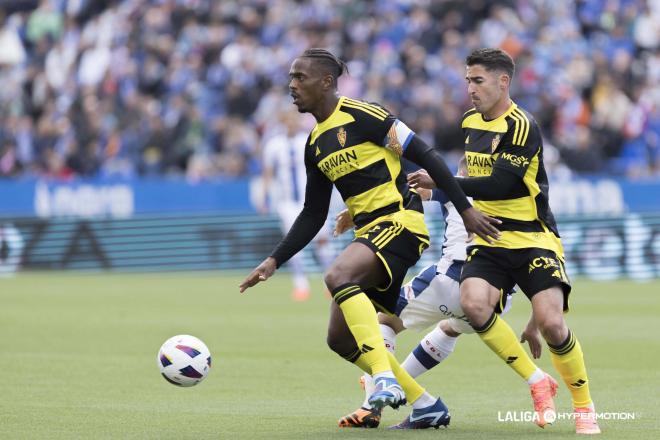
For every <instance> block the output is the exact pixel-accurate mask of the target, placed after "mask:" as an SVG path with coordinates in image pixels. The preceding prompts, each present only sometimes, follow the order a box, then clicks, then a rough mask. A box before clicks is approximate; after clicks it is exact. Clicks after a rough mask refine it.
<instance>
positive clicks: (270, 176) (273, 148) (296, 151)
mask: <svg viewBox="0 0 660 440" xmlns="http://www.w3.org/2000/svg"><path fill="white" fill-rule="evenodd" d="M281 119H282V124H283V126H284V129H285V131H284V132H282V133H278V134H276V135H275V136H273V137H271V138H270V139H268V141H267V142H266V143H265V145H264V151H263V175H262V179H263V185H264V187H265V188H266V189H267V190H268V195H269V196H270V197H269V199H270V204H269V205H266V204H264V205H263V206H260V209H259V210H260V211H262V212H266V211H268V208H267V206H270V209H272V210H274V211H275V212H276V213H277V216H278V217H279V218H280V226H281V228H282V232H283V233H284V234H286V233H287V232H288V231H289V229H291V226H292V225H293V222H294V221H295V219H296V217H297V216H298V214H299V213H300V211H302V208H303V206H302V204H303V195H304V193H305V182H306V179H307V177H306V176H307V175H306V172H305V143H306V141H307V134H306V133H304V132H303V131H302V130H301V127H300V123H299V122H298V120H299V119H298V117H297V115H295V114H294V112H285V113H283V114H282V117H281ZM329 237H330V234H329V232H328V230H327V228H326V227H322V228H321V231H320V232H319V233H318V234H317V235H316V237H315V238H314V244H315V245H316V246H315V254H316V256H317V257H318V259H319V262H320V263H321V266H322V267H323V268H327V267H329V266H330V264H331V263H332V255H331V251H330V249H329V247H330V246H329V245H328V241H329ZM289 265H290V266H291V275H292V277H293V292H292V294H291V297H292V298H293V300H294V301H305V300H307V299H309V297H310V289H309V281H308V280H307V276H306V275H305V268H304V263H303V259H302V255H301V254H297V255H294V256H293V257H291V259H290V260H289Z"/></svg>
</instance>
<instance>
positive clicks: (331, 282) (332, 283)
mask: <svg viewBox="0 0 660 440" xmlns="http://www.w3.org/2000/svg"><path fill="white" fill-rule="evenodd" d="M323 281H324V282H325V285H326V286H327V287H328V290H329V291H330V292H332V291H333V290H335V289H336V288H337V287H339V286H341V285H342V284H344V283H343V281H342V277H341V274H340V272H339V271H338V270H337V269H336V268H335V266H332V267H331V268H329V269H328V270H327V271H326V272H325V274H324V275H323Z"/></svg>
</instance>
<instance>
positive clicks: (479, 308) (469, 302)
mask: <svg viewBox="0 0 660 440" xmlns="http://www.w3.org/2000/svg"><path fill="white" fill-rule="evenodd" d="M487 306H488V304H487V302H486V301H484V299H483V298H482V295H479V294H476V293H474V292H471V291H466V292H461V308H462V309H463V311H464V312H465V314H466V315H467V316H468V317H470V316H472V315H481V314H483V313H484V311H485V310H486V308H487Z"/></svg>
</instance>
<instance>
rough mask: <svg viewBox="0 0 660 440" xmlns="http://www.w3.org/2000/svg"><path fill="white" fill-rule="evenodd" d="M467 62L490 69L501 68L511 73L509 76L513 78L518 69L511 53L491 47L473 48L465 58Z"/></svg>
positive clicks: (508, 73)
mask: <svg viewBox="0 0 660 440" xmlns="http://www.w3.org/2000/svg"><path fill="white" fill-rule="evenodd" d="M465 64H466V65H468V66H474V65H475V64H480V65H482V66H484V67H485V68H486V70H488V71H491V70H500V71H502V72H505V73H506V74H507V75H509V78H513V73H514V72H515V70H516V65H515V63H514V62H513V58H511V55H509V54H508V53H506V52H505V51H503V50H502V49H495V48H490V47H487V48H483V49H476V50H473V51H472V53H471V54H470V55H468V56H467V58H466V59H465Z"/></svg>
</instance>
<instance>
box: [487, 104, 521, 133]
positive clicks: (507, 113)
mask: <svg viewBox="0 0 660 440" xmlns="http://www.w3.org/2000/svg"><path fill="white" fill-rule="evenodd" d="M516 108H518V105H516V103H515V102H513V100H511V105H510V106H509V108H508V109H506V111H505V112H504V113H502V114H501V115H499V116H498V117H496V118H495V119H491V120H490V121H487V120H485V119H484V115H482V114H481V113H479V117H480V118H481V121H482V122H483V123H484V124H486V126H487V127H491V126H494V125H497V124H498V123H499V122H500V121H501V120H502V119H504V118H506V117H507V116H509V114H510V113H511V112H512V111H514V110H515V109H516Z"/></svg>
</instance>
